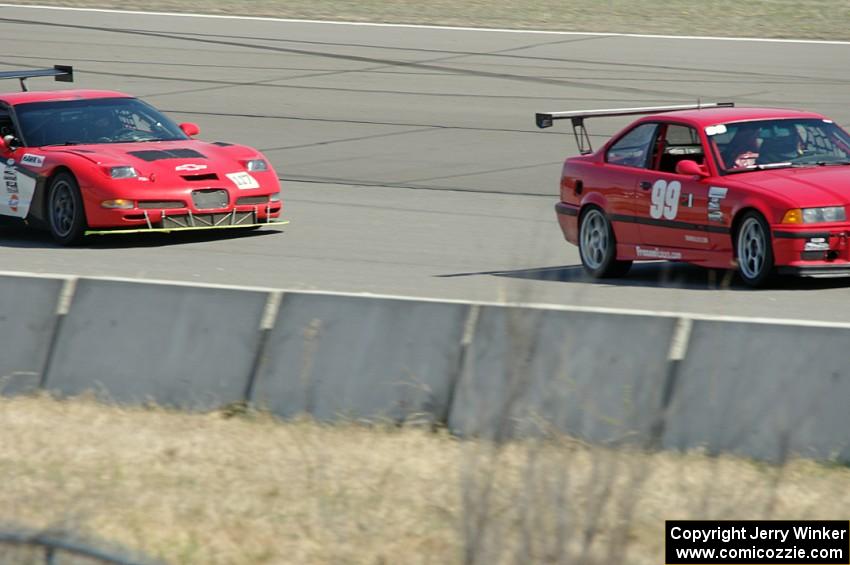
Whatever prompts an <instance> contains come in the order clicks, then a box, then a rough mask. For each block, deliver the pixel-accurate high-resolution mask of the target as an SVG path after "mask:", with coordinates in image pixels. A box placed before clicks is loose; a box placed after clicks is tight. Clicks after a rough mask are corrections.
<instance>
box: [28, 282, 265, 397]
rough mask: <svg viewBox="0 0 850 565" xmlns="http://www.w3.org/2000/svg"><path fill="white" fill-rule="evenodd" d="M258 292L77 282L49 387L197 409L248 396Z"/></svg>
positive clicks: (261, 299) (260, 306)
mask: <svg viewBox="0 0 850 565" xmlns="http://www.w3.org/2000/svg"><path fill="white" fill-rule="evenodd" d="M266 300H267V295H266V294H265V293H262V292H245V291H238V290H229V289H219V288H202V287H197V288H195V287H187V286H171V285H163V284H140V283H131V282H121V281H104V280H87V279H80V280H79V282H78V283H77V288H76V292H75V293H74V297H73V300H72V301H71V306H70V309H69V311H68V314H67V316H66V319H65V320H64V322H63V324H62V328H61V331H60V332H59V336H58V338H57V341H56V346H55V349H54V351H53V353H52V355H51V357H50V363H49V368H48V370H47V379H46V385H45V386H46V388H48V389H49V390H52V391H58V392H60V393H61V394H65V395H72V394H78V393H81V392H84V391H86V390H95V391H97V392H100V393H103V394H104V395H105V396H107V397H108V398H111V399H113V400H115V401H118V402H128V403H135V402H144V401H148V400H151V401H154V402H157V403H159V404H163V405H166V406H178V407H184V408H190V409H195V408H197V409H203V408H210V407H215V406H221V405H224V404H228V403H231V402H238V401H241V400H242V399H243V398H244V394H245V389H246V387H247V383H248V380H249V378H250V376H251V372H252V367H253V364H254V360H255V358H256V355H257V344H258V336H259V331H260V330H259V327H260V320H261V319H262V315H263V310H264V308H265V305H266Z"/></svg>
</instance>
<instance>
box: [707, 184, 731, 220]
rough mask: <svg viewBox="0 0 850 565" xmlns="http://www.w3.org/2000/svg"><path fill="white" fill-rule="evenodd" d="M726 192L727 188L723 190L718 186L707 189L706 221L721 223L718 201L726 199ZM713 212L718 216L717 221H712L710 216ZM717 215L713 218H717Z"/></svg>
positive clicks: (721, 217)
mask: <svg viewBox="0 0 850 565" xmlns="http://www.w3.org/2000/svg"><path fill="white" fill-rule="evenodd" d="M727 192H729V189H728V188H723V187H720V186H710V187H708V219H709V220H710V221H713V222H717V221H720V222H722V221H723V214H722V213H721V212H720V201H721V200H723V199H724V198H726V193H727ZM714 212H717V214H719V218H720V219H719V220H717V219H712V214H713V213H714ZM717 214H716V215H715V216H717Z"/></svg>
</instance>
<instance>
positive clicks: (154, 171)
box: [45, 139, 262, 183]
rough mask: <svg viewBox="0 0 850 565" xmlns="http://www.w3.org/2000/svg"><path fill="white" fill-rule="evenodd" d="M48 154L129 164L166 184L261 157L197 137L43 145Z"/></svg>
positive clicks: (234, 168) (240, 167)
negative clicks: (133, 141)
mask: <svg viewBox="0 0 850 565" xmlns="http://www.w3.org/2000/svg"><path fill="white" fill-rule="evenodd" d="M45 149H46V150H47V151H48V152H49V153H65V154H72V155H77V156H79V157H83V158H85V159H87V160H89V161H91V162H93V163H96V164H98V165H101V166H104V167H114V166H122V165H130V166H132V167H133V168H134V169H136V171H137V172H138V173H139V175H140V176H142V177H148V178H151V179H152V180H156V181H157V182H158V181H164V182H169V183H179V182H186V181H188V179H187V178H186V177H191V176H195V175H217V176H219V177H222V176H223V175H226V174H229V173H234V172H240V171H244V170H245V166H244V164H243V161H245V160H247V159H257V158H262V155H261V154H260V153H259V152H257V151H256V150H254V149H251V148H249V147H244V146H239V145H227V144H216V143H209V142H206V141H198V140H194V139H191V140H179V141H158V142H149V143H110V144H97V145H73V146H67V147H65V146H63V147H51V148H45Z"/></svg>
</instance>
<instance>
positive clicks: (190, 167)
mask: <svg viewBox="0 0 850 565" xmlns="http://www.w3.org/2000/svg"><path fill="white" fill-rule="evenodd" d="M206 168H207V166H206V165H196V164H194V163H186V164H185V165H177V166H176V167H174V170H175V171H202V170H204V169H206Z"/></svg>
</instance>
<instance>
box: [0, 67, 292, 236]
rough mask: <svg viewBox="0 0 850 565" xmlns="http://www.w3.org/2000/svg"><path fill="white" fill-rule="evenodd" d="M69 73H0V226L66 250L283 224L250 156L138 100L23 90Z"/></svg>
mask: <svg viewBox="0 0 850 565" xmlns="http://www.w3.org/2000/svg"><path fill="white" fill-rule="evenodd" d="M44 76H53V77H55V79H56V80H58V81H64V82H71V81H72V80H73V69H72V68H71V67H67V66H61V65H57V66H55V67H54V68H53V69H40V70H28V71H5V72H2V73H0V79H19V80H20V82H21V87H22V90H23V92H15V93H7V94H0V172H2V175H3V186H2V188H0V220H5V221H13V222H14V221H17V222H20V223H25V224H26V225H31V226H34V227H39V228H45V229H48V230H50V232H51V234H52V235H53V238H54V239H55V240H56V241H57V242H59V243H61V244H65V245H70V244H74V243H78V242H79V241H80V240H81V239H82V238H83V237H84V236H86V235H92V234H110V233H128V232H130V233H131V232H154V231H164V232H170V231H183V230H202V229H223V228H254V227H260V226H267V225H281V224H285V223H287V222H284V221H280V220H279V219H278V218H279V217H280V214H281V209H282V204H281V200H280V184H279V181H278V178H277V175H276V173H275V171H274V169H273V168H272V166H271V164H270V163H269V162H268V160H267V159H266V158H265V157H264V156H263V155H262V154H261V153H260V152H259V151H257V150H256V149H252V148H250V147H245V146H240V145H233V144H230V143H223V142H215V143H208V142H205V141H199V140H195V139H192V136H195V135H197V134H198V133H199V129H198V126H196V125H195V124H191V123H183V124H180V125H177V124H175V123H174V122H172V121H171V120H170V119H168V118H167V117H166V116H164V115H163V114H162V113H161V112H159V111H158V110H156V109H155V108H154V107H152V106H150V105H149V104H147V103H145V102H142V101H141V100H139V99H137V98H134V97H132V96H129V95H127V94H122V93H120V92H112V91H105V90H57V91H45V92H28V91H27V89H26V84H25V80H26V79H28V78H33V77H44Z"/></svg>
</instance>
